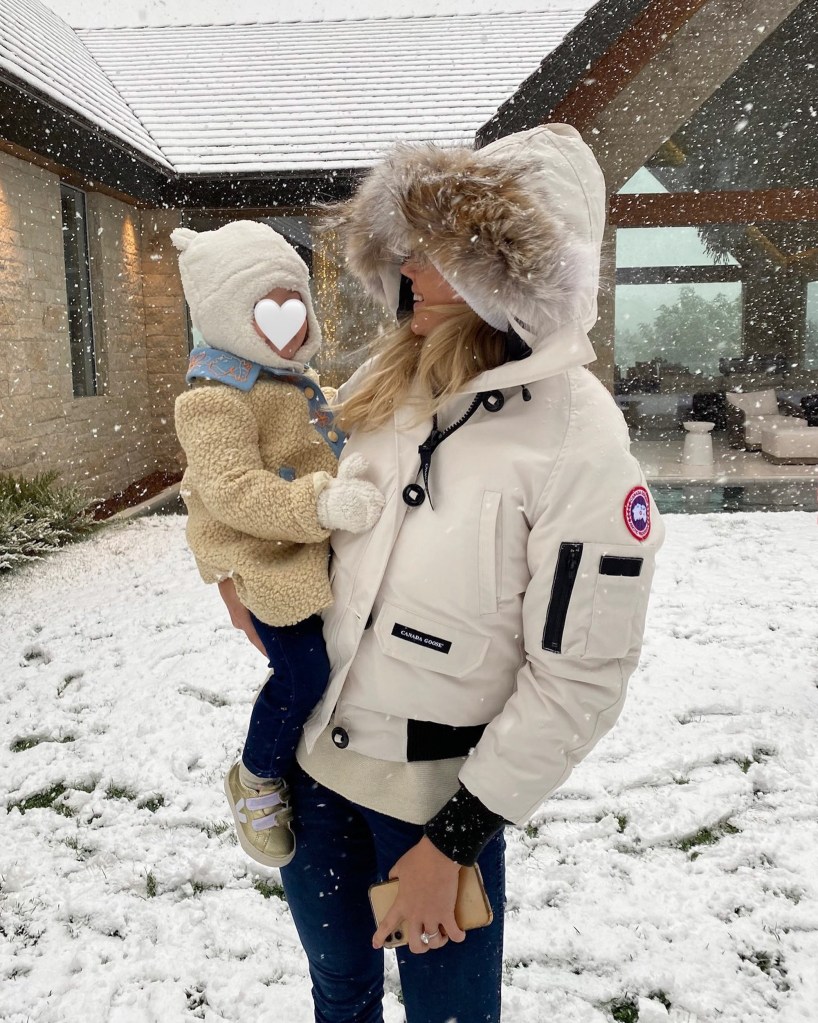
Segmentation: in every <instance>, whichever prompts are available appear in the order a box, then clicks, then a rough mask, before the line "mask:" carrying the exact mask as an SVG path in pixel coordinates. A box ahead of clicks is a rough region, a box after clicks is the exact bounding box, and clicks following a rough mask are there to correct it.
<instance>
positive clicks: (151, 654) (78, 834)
mask: <svg viewBox="0 0 818 1023" xmlns="http://www.w3.org/2000/svg"><path fill="white" fill-rule="evenodd" d="M667 522H668V527H669V528H668V541H667V545H666V547H665V550H664V552H663V556H662V561H661V567H660V570H659V572H658V574H657V582H656V588H655V597H654V600H653V604H652V610H651V616H650V623H649V632H648V636H647V639H646V645H645V652H644V656H643V661H642V665H641V667H640V670H639V672H638V673H637V675H636V676H635V678H634V680H633V682H632V685H631V695H630V699H629V702H628V704H627V706H626V710H625V713H624V715H623V717H622V720H621V722H620V724H619V726H618V727H617V728H616V729H615V730H614V732H613V733H612V734H611V735H610V736H608V737H607V739H606V740H604V742H603V743H602V744H601V745H600V746H599V747H598V749H597V750H596V751H595V753H594V754H593V755H592V756H591V758H590V759H589V760H588V761H587V762H586V763H584V764H583V765H581V766H580V768H579V769H578V770H577V771H576V772H575V774H574V775H573V777H572V778H571V779H570V780H569V781H568V783H567V784H566V785H565V786H564V787H563V789H562V790H561V791H560V792H558V793H557V794H555V796H554V797H552V798H551V799H550V800H549V801H548V803H547V804H546V805H545V806H544V807H543V808H542V809H541V810H540V812H539V813H538V814H537V816H536V817H535V818H534V820H533V821H532V822H531V823H530V824H529V825H528V827H527V828H526V829H524V830H519V831H509V833H508V837H509V881H508V908H509V913H508V921H507V929H506V948H505V957H506V970H505V979H506V986H505V990H504V1019H505V1020H506V1021H508V1023H539V1021H541V1020H551V1019H559V1020H560V1023H604V1021H611V1020H615V1021H618V1023H633V1021H636V1020H637V1019H638V1020H639V1021H640V1023H658V1021H663V1020H665V1021H669V1023H670V1021H680V1023H682V1021H683V1023H688V1021H690V1023H693V1021H699V1023H704V1021H708V1023H710V1021H720V1023H791V1021H792V1023H795V1021H798V1020H812V1021H814V1020H815V1019H816V1009H815V1005H816V1004H818V971H816V968H815V963H816V961H818V870H816V867H818V852H816V850H818V753H816V736H818V723H817V722H818V688H816V686H818V643H816V632H818V585H816V584H817V583H818V530H816V525H815V521H814V518H813V516H811V515H805V514H799V513H787V514H777V515H769V514H755V515H732V516H727V515H721V516H718V515H715V516H695V517H693V516H691V517H685V516H669V517H668V518H667ZM0 620H1V621H2V634H0V653H2V669H0V671H1V672H2V674H0V679H2V681H1V682H0V722H2V743H0V803H2V804H4V805H5V808H6V809H5V812H4V810H3V806H2V805H0V825H1V826H2V841H0V1019H2V1020H4V1021H7V1023H24V1021H26V1023H32V1021H36V1023H98V1021H103V1020H104V1021H111V1023H142V1021H144V1023H153V1021H159V1023H174V1021H177V1020H178V1021H182V1020H186V1021H189V1020H191V1019H202V1020H210V1021H219V1020H225V1021H236V1023H240V1021H241V1023H244V1021H246V1020H249V1019H259V1020H262V1021H267V1020H288V1021H292V1023H308V1021H309V1020H311V1019H312V1008H311V1003H310V997H309V988H310V984H309V979H308V976H307V972H306V968H305V965H304V961H303V958H302V955H301V952H300V948H299V946H298V942H297V939H296V935H295V931H294V928H293V925H292V921H291V919H290V914H289V912H288V908H287V905H286V902H285V901H284V900H283V898H282V892H281V889H280V886H279V884H278V880H279V878H278V874H277V872H276V871H266V870H264V869H263V868H260V867H256V866H255V865H254V864H253V863H252V862H251V861H249V860H247V859H246V858H245V857H244V855H243V854H242V853H241V850H240V849H239V848H238V846H237V844H236V842H235V839H234V837H233V833H232V829H231V827H229V826H228V813H227V807H226V803H225V801H224V797H223V794H222V791H221V780H222V775H223V772H224V771H225V769H226V768H227V767H228V765H229V764H230V763H231V762H232V760H233V759H234V757H235V756H236V754H237V752H238V750H239V748H240V745H241V742H242V740H243V736H244V731H245V726H246V722H247V718H248V714H249V709H250V705H251V701H252V699H253V696H254V694H255V691H256V688H257V687H258V685H259V684H260V683H261V681H262V679H263V675H264V671H263V662H262V661H261V658H260V657H259V656H258V655H257V654H256V653H255V651H254V650H253V649H252V648H251V647H250V646H249V645H247V644H246V643H245V642H244V641H243V640H242V639H241V637H239V636H238V635H237V634H235V633H234V631H233V630H232V629H231V627H230V625H229V622H228V620H227V616H226V613H225V612H224V610H223V609H222V606H221V603H220V601H219V599H218V595H217V594H216V592H215V589H214V588H212V587H210V588H208V587H205V586H204V585H203V584H202V583H201V582H200V581H199V579H198V576H197V575H196V572H195V569H194V567H193V564H192V560H191V558H190V556H189V555H188V553H187V551H186V549H185V544H184V537H183V519H181V518H178V517H169V518H154V519H143V520H141V521H137V522H134V523H132V524H130V525H128V526H125V527H118V528H110V529H107V530H106V531H104V532H103V533H101V534H100V535H98V536H96V537H94V538H93V539H91V540H89V541H87V542H85V543H83V544H80V545H78V546H75V547H72V548H68V549H66V550H65V551H63V552H61V553H60V554H58V555H56V556H54V557H52V558H50V559H49V560H47V561H45V562H43V563H42V564H38V565H33V566H30V567H29V568H26V569H24V570H22V571H20V572H18V573H16V574H14V575H12V576H8V577H5V578H4V579H3V581H2V583H0ZM387 989H388V991H389V994H388V995H387V1002H386V1019H387V1021H388V1023H398V1021H399V1020H401V1019H402V1018H403V1012H402V1007H401V1006H400V1003H399V1001H398V998H397V980H396V972H395V968H394V965H393V964H391V963H390V966H389V973H388V977H387Z"/></svg>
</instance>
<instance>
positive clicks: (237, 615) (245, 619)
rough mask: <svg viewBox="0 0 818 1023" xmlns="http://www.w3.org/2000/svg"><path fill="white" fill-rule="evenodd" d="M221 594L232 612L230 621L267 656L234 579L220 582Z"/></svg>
mask: <svg viewBox="0 0 818 1023" xmlns="http://www.w3.org/2000/svg"><path fill="white" fill-rule="evenodd" d="M219 594H220V596H221V598H222V600H223V601H224V602H225V604H226V605H227V610H228V611H229V612H230V621H231V622H232V623H233V628H234V629H241V631H242V632H243V633H244V634H245V636H246V637H247V638H248V639H249V640H250V642H251V643H252V644H253V646H254V647H255V648H256V650H260V651H261V653H263V654H264V656H265V658H266V657H267V651H266V650H265V649H264V644H263V643H262V642H261V640H260V639H259V635H258V633H257V632H256V629H255V626H254V625H253V619H252V618H251V617H250V612H249V611H248V610H247V608H246V607H245V606H244V604H242V602H241V601H240V600H239V596H238V594H237V593H236V587H235V584H234V583H233V580H232V579H222V580H221V582H220V583H219Z"/></svg>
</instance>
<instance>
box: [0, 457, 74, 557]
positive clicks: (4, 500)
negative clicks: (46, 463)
mask: <svg viewBox="0 0 818 1023" xmlns="http://www.w3.org/2000/svg"><path fill="white" fill-rule="evenodd" d="M56 478H57V473H55V472H45V473H40V474H39V475H37V476H33V477H32V478H31V479H26V478H25V477H23V476H10V475H0V572H7V571H9V570H11V569H13V568H16V567H17V566H18V565H21V564H23V563H24V562H26V561H36V560H37V559H39V558H42V557H43V555H44V554H49V553H50V552H51V551H56V550H57V549H58V548H60V547H62V546H63V545H64V544H66V543H69V542H70V541H72V540H76V539H79V537H81V536H84V535H85V534H86V533H88V532H90V530H91V529H92V528H93V523H92V521H91V518H90V516H89V515H88V514H87V513H86V510H85V505H86V501H85V498H84V497H83V495H82V492H81V491H80V489H79V487H60V486H55V483H54V481H55V480H56Z"/></svg>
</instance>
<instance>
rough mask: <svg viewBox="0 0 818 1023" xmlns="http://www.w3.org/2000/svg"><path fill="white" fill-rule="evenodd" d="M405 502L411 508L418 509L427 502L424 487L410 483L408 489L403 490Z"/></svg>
mask: <svg viewBox="0 0 818 1023" xmlns="http://www.w3.org/2000/svg"><path fill="white" fill-rule="evenodd" d="M403 500H404V501H405V503H406V504H408V505H409V507H410V508H417V507H418V505H420V504H423V502H424V501H425V500H426V495H425V494H424V493H423V487H419V486H418V485H417V483H410V484H409V486H408V487H404V488H403Z"/></svg>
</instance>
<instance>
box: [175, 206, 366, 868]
mask: <svg viewBox="0 0 818 1023" xmlns="http://www.w3.org/2000/svg"><path fill="white" fill-rule="evenodd" d="M171 240H172V241H173V244H174V245H175V246H176V248H177V249H179V250H180V255H179V269H180V272H181V276H182V285H183V287H184V292H185V298H186V299H187V303H188V306H189V308H190V317H191V322H192V324H193V327H194V330H195V331H196V332H197V333H198V335H199V342H198V344H199V346H198V347H196V348H195V349H194V350H193V352H192V354H191V358H190V365H189V369H188V373H187V382H188V383H189V384H190V385H191V387H190V389H189V390H188V391H186V392H185V393H184V394H182V395H180V396H179V398H177V400H176V431H177V433H178V435H179V440H180V442H181V444H182V447H183V448H184V451H185V455H186V457H187V469H186V471H185V475H184V478H183V480H182V496H183V498H184V501H185V504H186V505H187V510H188V522H187V540H188V543H189V545H190V548H191V550H192V552H193V554H194V557H195V559H196V564H197V566H198V569H199V572H200V574H201V576H202V578H203V579H204V581H205V582H206V583H217V582H221V581H222V580H224V579H228V578H229V579H232V581H233V583H234V585H235V588H236V593H237V595H238V597H239V599H240V600H241V602H242V604H244V606H245V607H246V608H247V609H248V610H249V611H250V613H251V616H252V620H253V625H254V626H255V629H256V631H257V633H258V635H259V638H260V640H261V642H262V644H263V646H264V649H265V651H266V653H267V657H268V659H269V666H270V674H269V675H268V677H267V681H266V682H265V684H264V686H263V688H262V689H261V692H260V693H259V694H258V696H257V698H256V701H255V704H254V706H253V712H252V716H251V721H250V727H249V730H248V734H247V740H246V742H245V745H244V750H243V753H242V756H241V759H240V760H239V761H238V762H237V763H236V764H234V765H233V766H232V767H231V768H230V770H229V772H228V774H227V777H226V779H225V792H226V794H227V798H228V801H229V803H230V807H231V809H232V811H233V816H234V819H235V822H236V828H237V831H238V837H239V842H240V843H241V846H242V848H243V849H244V850H245V852H246V853H247V854H248V855H249V856H251V857H252V858H253V859H255V860H257V861H258V862H259V863H263V864H264V865H265V866H272V867H282V866H284V865H285V864H287V863H289V862H290V860H291V859H292V858H293V856H294V855H295V839H294V836H293V834H292V831H291V829H290V821H291V820H292V810H291V808H290V805H289V795H288V790H287V787H286V784H285V782H284V779H285V778H286V776H287V773H288V772H289V770H290V767H291V766H292V763H293V760H294V757H295V748H296V745H297V744H298V739H299V736H300V734H301V729H302V726H303V724H304V721H305V720H306V718H307V717H308V715H309V713H310V711H311V710H312V708H313V707H314V705H315V704H316V703H317V701H318V699H319V697H320V696H321V695H322V694H323V691H324V689H325V687H326V684H327V681H328V677H329V663H328V660H327V654H326V650H325V648H324V641H323V636H322V632H321V624H322V623H321V618H320V614H319V613H320V611H321V610H322V609H324V608H326V607H327V606H329V604H331V602H332V595H331V591H330V587H329V581H328V577H327V561H328V557H329V533H330V530H332V529H347V530H351V531H352V532H363V531H365V530H367V529H370V528H371V527H372V526H373V525H374V523H375V522H376V521H377V519H378V517H379V515H380V513H381V510H382V508H383V497H382V495H381V493H380V491H378V489H377V488H376V487H375V486H374V485H373V484H372V483H369V482H368V481H366V480H364V479H362V478H361V475H362V473H363V472H364V471H365V469H366V463H365V462H364V461H363V459H360V458H350V459H348V460H346V461H345V462H344V463H343V465H342V467H341V469H340V471H338V472H337V476H336V470H337V463H338V457H339V455H340V453H341V448H342V446H343V442H344V438H343V436H342V434H341V431H340V430H339V429H338V428H337V427H336V426H335V425H334V424H333V420H332V416H331V414H330V412H329V411H328V409H327V404H326V400H325V398H324V395H323V394H322V392H321V389H320V388H319V386H318V381H317V378H316V377H315V376H314V375H310V374H308V373H307V371H306V364H307V363H308V361H309V360H310V359H311V358H312V357H313V356H314V355H315V354H316V352H317V351H318V350H319V348H320V345H321V331H320V328H319V326H318V322H317V320H316V318H315V313H314V311H313V307H312V301H311V297H310V289H309V271H308V270H307V267H306V264H305V263H304V261H303V260H302V259H301V257H300V256H299V255H298V253H297V252H296V251H295V249H294V248H293V247H292V246H291V245H290V244H289V243H288V242H287V241H285V240H284V238H282V237H281V235H279V234H278V233H277V232H276V231H274V230H273V229H272V228H271V227H269V226H268V225H267V224H261V223H256V222H253V221H248V220H242V221H236V222H234V223H230V224H226V225H225V226H224V227H220V228H219V229H218V230H215V231H204V232H201V233H197V232H196V231H193V230H189V229H187V228H177V229H176V230H175V231H173V233H172V234H171Z"/></svg>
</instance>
